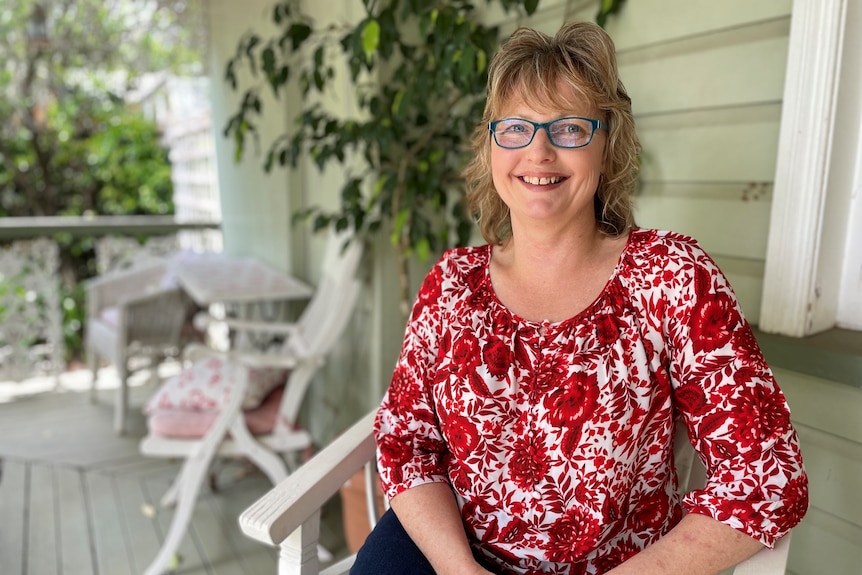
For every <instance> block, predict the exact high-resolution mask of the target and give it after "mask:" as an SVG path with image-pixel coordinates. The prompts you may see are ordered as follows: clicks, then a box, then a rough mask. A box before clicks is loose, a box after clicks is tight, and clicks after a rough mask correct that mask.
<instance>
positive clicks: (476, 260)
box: [435, 244, 491, 275]
mask: <svg viewBox="0 0 862 575" xmlns="http://www.w3.org/2000/svg"><path fill="white" fill-rule="evenodd" d="M490 251H491V246H489V245H488V244H484V245H480V246H461V247H457V248H451V249H448V250H446V251H445V252H443V255H442V256H440V259H439V260H438V261H437V265H436V266H435V267H437V268H438V269H439V271H440V272H442V273H443V275H461V274H465V273H470V272H472V271H474V270H476V269H484V267H485V266H486V265H487V263H488V257H489V254H490Z"/></svg>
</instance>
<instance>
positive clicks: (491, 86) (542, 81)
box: [463, 22, 640, 244]
mask: <svg viewBox="0 0 862 575" xmlns="http://www.w3.org/2000/svg"><path fill="white" fill-rule="evenodd" d="M560 83H564V84H566V85H568V86H570V87H571V88H573V90H574V93H575V94H578V95H579V96H581V97H583V98H584V99H586V100H587V101H588V102H590V103H592V104H594V105H595V107H596V108H598V110H599V111H600V113H601V114H602V116H603V117H602V118H600V119H602V120H603V121H605V122H607V124H608V126H609V127H608V138H607V149H606V150H605V170H604V173H603V174H602V177H601V178H600V179H599V185H598V188H597V190H596V195H595V210H596V220H597V222H598V226H599V230H600V231H601V232H602V233H604V234H607V235H609V236H619V235H622V234H624V233H626V232H627V231H628V229H629V228H631V227H632V226H633V225H634V214H633V209H632V202H631V196H632V192H633V191H634V186H635V182H636V180H637V172H638V160H637V157H638V154H639V153H640V144H639V142H638V138H637V134H636V133H635V123H634V117H633V116H632V110H631V99H630V98H629V96H628V94H627V93H626V90H625V88H624V87H623V84H622V82H621V81H620V79H619V76H618V74H617V63H616V54H615V48H614V43H613V40H611V38H610V36H608V34H607V33H606V32H605V31H604V30H602V28H601V27H599V26H598V25H596V24H593V23H591V22H572V23H569V24H566V25H564V26H563V27H562V28H560V30H559V32H557V34H556V35H555V36H554V37H551V36H548V35H547V34H543V33H542V32H538V31H536V30H533V29H531V28H519V29H517V30H516V31H515V32H514V33H513V34H512V36H511V37H510V38H509V39H508V40H507V41H506V42H505V43H504V44H503V45H502V46H501V47H500V49H499V50H498V51H497V53H496V54H495V55H494V57H493V58H492V60H491V65H490V67H489V70H488V99H487V101H486V103H485V113H484V115H483V117H482V123H481V124H480V125H479V126H477V127H476V129H475V130H474V132H473V137H472V140H471V147H472V150H473V152H474V156H473V159H472V160H471V161H470V162H469V163H468V164H467V166H466V168H465V169H464V172H463V176H464V178H465V180H466V186H467V206H468V209H469V211H470V213H471V214H472V215H473V217H475V218H476V220H477V221H478V224H479V228H480V230H481V232H482V236H483V237H484V238H485V241H487V242H488V243H491V244H501V243H503V242H504V241H506V240H507V239H509V238H510V237H511V235H512V225H511V219H510V216H509V208H508V206H506V204H504V203H503V201H502V200H501V199H500V196H499V195H498V194H497V191H496V190H495V189H494V182H493V180H492V177H491V143H490V142H491V134H490V132H489V131H488V122H490V121H491V120H495V119H498V118H499V114H500V113H501V110H502V109H503V108H504V106H505V105H506V103H507V102H508V101H510V100H511V99H512V98H514V97H519V96H523V97H524V98H525V99H527V100H528V101H531V102H532V101H534V102H535V104H533V106H538V107H543V108H547V109H563V110H565V109H571V108H572V106H573V104H574V103H575V102H573V101H571V100H570V99H568V100H567V98H566V95H565V94H564V93H561V91H560V90H559V89H558V86H559V85H560ZM582 103H583V102H581V104H582Z"/></svg>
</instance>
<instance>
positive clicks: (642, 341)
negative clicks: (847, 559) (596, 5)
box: [353, 23, 807, 575]
mask: <svg viewBox="0 0 862 575" xmlns="http://www.w3.org/2000/svg"><path fill="white" fill-rule="evenodd" d="M489 73H490V78H489V85H488V92H489V95H488V101H487V105H486V109H485V118H484V120H485V123H484V124H483V126H481V127H480V129H478V130H477V132H476V135H475V137H474V141H473V145H474V150H475V152H476V156H475V159H474V160H473V161H472V162H471V164H470V165H469V166H468V167H467V170H466V172H465V176H466V177H467V181H468V186H469V199H470V202H471V207H472V208H473V210H474V212H475V213H476V215H477V217H478V221H479V225H480V227H481V230H482V233H483V236H484V237H485V239H486V240H487V242H488V244H487V245H485V246H481V247H471V248H461V249H456V250H452V251H450V252H447V253H446V254H444V255H443V257H442V259H441V260H440V261H439V262H438V263H437V265H436V266H435V267H434V269H433V270H432V271H431V272H430V273H429V275H428V277H427V278H426V280H425V282H424V284H423V286H422V288H421V290H420V292H419V296H418V299H417V301H416V304H415V306H414V309H413V312H412V315H411V318H410V321H409V324H408V326H407V333H406V336H405V340H404V345H403V348H402V352H401V356H400V358H399V361H398V364H397V366H396V369H395V373H394V375H393V378H392V383H391V386H390V388H389V391H388V393H387V395H386V397H385V398H384V400H383V403H382V405H381V407H380V410H379V412H378V416H377V420H376V425H375V429H376V434H377V439H378V463H379V467H380V471H381V478H382V481H383V485H384V487H385V490H386V493H387V495H388V497H389V498H390V499H391V506H392V511H390V512H389V513H387V514H386V516H385V517H384V519H383V520H382V521H381V523H380V524H379V525H378V527H377V528H376V529H375V530H374V532H373V533H372V534H371V536H369V538H368V540H367V541H366V544H365V545H364V546H363V548H362V550H360V553H359V555H358V558H357V563H356V566H355V568H354V571H353V573H357V574H362V573H369V574H370V573H373V574H374V575H385V574H393V573H411V574H416V573H437V574H438V575H448V574H453V575H464V574H474V573H498V574H503V573H505V574H509V573H559V574H563V573H565V574H580V573H591V574H592V573H612V574H614V575H624V574H637V575H645V574H647V575H648V574H652V573H655V574H658V573H661V574H668V573H681V574H685V575H696V574H700V573H719V572H720V571H722V570H723V569H725V568H726V567H729V566H732V565H734V564H736V563H738V562H739V561H741V560H743V559H745V558H746V557H748V556H750V555H752V554H754V553H755V552H756V551H758V550H759V549H760V548H762V547H763V546H772V545H773V544H774V542H775V541H776V539H777V538H779V537H781V536H782V535H784V534H785V533H786V532H787V531H788V530H789V529H790V528H791V527H793V526H794V525H795V524H796V523H798V522H799V520H800V519H801V518H802V516H803V515H804V513H805V510H806V508H807V479H806V476H805V473H804V470H803V467H802V461H801V456H800V452H799V445H798V441H797V438H796V434H795V431H794V430H793V428H792V426H791V424H790V414H789V410H788V407H787V404H786V402H785V399H784V397H783V395H782V394H781V392H780V390H779V389H778V387H777V385H776V383H775V380H774V378H773V376H772V374H771V372H770V371H769V368H768V367H767V365H766V363H765V361H764V359H763V357H762V355H761V353H760V351H759V349H758V347H757V343H756V342H755V340H754V337H753V335H752V333H751V330H750V328H749V326H748V324H747V322H746V321H745V319H744V318H743V317H742V315H741V312H740V308H739V305H738V303H737V301H736V298H735V296H734V294H733V292H732V290H731V288H730V286H729V285H728V283H727V280H726V279H725V277H724V276H723V275H722V274H721V272H720V271H719V269H718V268H717V267H716V265H715V263H714V262H713V261H712V260H711V259H710V258H709V257H708V256H707V255H706V254H705V253H704V252H703V250H701V249H700V248H699V247H698V245H697V244H696V243H695V242H694V241H693V240H692V239H690V238H686V237H684V236H681V235H678V234H674V233H670V232H658V231H652V230H644V229H639V228H636V227H635V226H634V222H633V216H632V207H631V201H630V198H631V192H632V189H633V186H634V181H635V175H636V171H637V161H636V158H637V153H638V142H637V137H636V135H635V130H634V121H633V119H632V113H631V105H630V100H629V98H628V96H627V94H626V92H625V90H624V88H623V86H622V84H621V83H620V81H619V79H618V77H617V70H616V60H615V56H614V47H613V43H612V41H611V39H610V38H609V37H608V36H607V35H606V34H605V33H604V31H602V30H601V28H599V27H598V26H595V25H593V24H588V23H573V24H569V25H566V26H564V27H563V28H562V29H561V30H560V31H559V32H558V34H557V35H556V37H554V38H550V37H548V36H546V35H543V34H541V33H539V32H536V31H533V30H529V29H520V30H518V31H516V32H515V34H514V35H513V36H512V37H511V39H510V40H509V41H508V42H507V43H506V44H505V45H504V46H503V47H502V48H501V49H500V51H499V52H498V53H497V54H496V56H495V57H494V59H493V61H492V64H491V68H490V70H489ZM677 418H679V419H681V420H682V422H683V423H684V424H685V425H686V426H687V428H688V431H689V437H690V438H691V439H692V442H693V445H694V446H695V448H696V449H697V450H698V452H699V453H700V455H701V457H702V458H703V459H704V460H705V461H706V463H707V467H708V473H709V483H708V486H707V487H706V488H705V489H701V490H696V491H693V492H691V493H688V494H686V495H685V497H684V498H683V499H682V501H680V500H679V498H678V497H677V495H676V476H675V473H674V471H673V459H672V441H673V427H674V422H675V420H676V419H677ZM393 512H394V513H393Z"/></svg>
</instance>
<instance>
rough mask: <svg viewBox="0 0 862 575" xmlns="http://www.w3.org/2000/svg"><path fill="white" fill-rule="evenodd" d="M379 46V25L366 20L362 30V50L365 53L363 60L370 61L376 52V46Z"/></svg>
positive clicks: (374, 21)
mask: <svg viewBox="0 0 862 575" xmlns="http://www.w3.org/2000/svg"><path fill="white" fill-rule="evenodd" d="M379 45H380V24H379V23H378V22H377V20H373V19H372V20H368V22H366V23H365V27H364V28H363V29H362V50H363V51H364V52H365V59H366V60H369V61H370V60H371V58H372V57H373V56H374V52H376V51H377V46H379Z"/></svg>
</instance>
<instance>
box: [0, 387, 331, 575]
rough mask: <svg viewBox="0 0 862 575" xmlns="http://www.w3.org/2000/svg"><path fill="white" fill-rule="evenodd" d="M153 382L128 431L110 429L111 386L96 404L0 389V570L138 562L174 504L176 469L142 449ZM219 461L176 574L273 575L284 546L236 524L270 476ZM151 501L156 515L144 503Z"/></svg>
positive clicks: (75, 393) (56, 570) (70, 396)
mask: <svg viewBox="0 0 862 575" xmlns="http://www.w3.org/2000/svg"><path fill="white" fill-rule="evenodd" d="M152 392H153V388H152V387H151V386H150V385H143V386H140V387H134V388H132V405H133V409H132V410H131V412H132V419H131V424H130V432H129V433H128V434H127V435H126V436H124V437H118V436H116V435H115V434H114V433H113V432H112V431H111V417H112V407H111V400H112V397H113V395H112V394H113V390H111V389H106V390H104V391H100V396H99V401H98V402H97V403H95V404H94V403H91V402H90V401H89V395H88V393H84V392H82V391H80V390H69V389H62V388H61V389H60V390H55V391H51V392H40V393H35V394H32V395H18V396H16V397H12V398H9V397H3V395H2V393H0V401H5V403H0V466H2V467H0V573H2V574H3V575H19V574H20V575H48V574H50V575H127V574H128V575H136V574H139V573H142V572H143V570H144V568H145V567H146V566H147V564H148V563H149V561H150V560H151V559H152V558H153V557H155V554H156V552H157V550H158V548H159V546H160V544H161V542H162V540H163V538H164V535H165V533H166V532H167V528H168V525H169V523H170V519H171V514H172V511H171V510H169V509H162V508H159V506H158V501H159V499H160V498H161V496H162V494H163V493H164V492H165V490H166V489H167V488H168V486H169V485H170V483H171V481H172V479H173V478H174V477H175V476H176V473H177V470H178V468H179V464H178V463H177V462H174V461H166V460H159V459H151V458H146V457H143V456H141V455H140V454H139V453H138V442H139V440H140V438H141V437H142V436H143V435H144V420H143V416H142V415H141V413H140V409H139V407H140V406H141V405H143V403H144V401H145V398H146V397H148V396H149V395H150V394H151V393H152ZM215 469H216V471H217V477H218V481H217V485H218V489H217V491H216V492H213V491H212V490H210V489H209V488H204V491H203V493H202V494H201V496H200V498H199V500H198V504H197V506H196V507H195V512H194V518H193V522H192V525H191V528H190V529H189V531H188V532H187V535H186V537H185V538H184V540H183V543H182V546H181V548H180V551H179V555H180V557H181V562H180V564H179V565H178V567H177V569H176V571H175V572H176V573H178V574H185V575H196V574H203V573H206V574H215V575H234V574H237V575H240V574H245V575H252V574H255V575H266V574H270V573H271V574H275V573H276V558H277V551H276V550H275V549H273V548H268V547H266V546H263V545H261V544H259V543H257V542H254V541H252V540H250V539H248V538H246V537H245V536H243V535H242V533H241V532H240V530H239V527H238V525H237V517H238V516H239V514H240V512H241V511H242V510H243V509H245V508H246V507H247V506H248V505H250V504H251V503H252V502H253V501H254V500H255V499H256V498H258V497H260V496H261V495H262V494H263V493H264V492H266V490H267V489H269V488H270V484H269V482H268V481H267V480H266V478H265V477H264V476H263V475H262V474H260V473H258V472H254V471H252V472H249V470H248V468H247V467H246V466H244V465H242V464H241V463H240V462H222V463H219V464H218V465H217V466H216V468H215ZM146 506H151V508H154V509H155V510H156V513H155V514H148V513H145V512H144V509H145V507H146ZM148 515H150V516H148ZM330 523H331V521H330ZM325 536H326V534H325V533H324V534H323V537H324V542H325V541H326V540H325ZM335 537H336V539H332V537H330V542H331V544H332V545H338V541H337V536H335Z"/></svg>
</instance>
